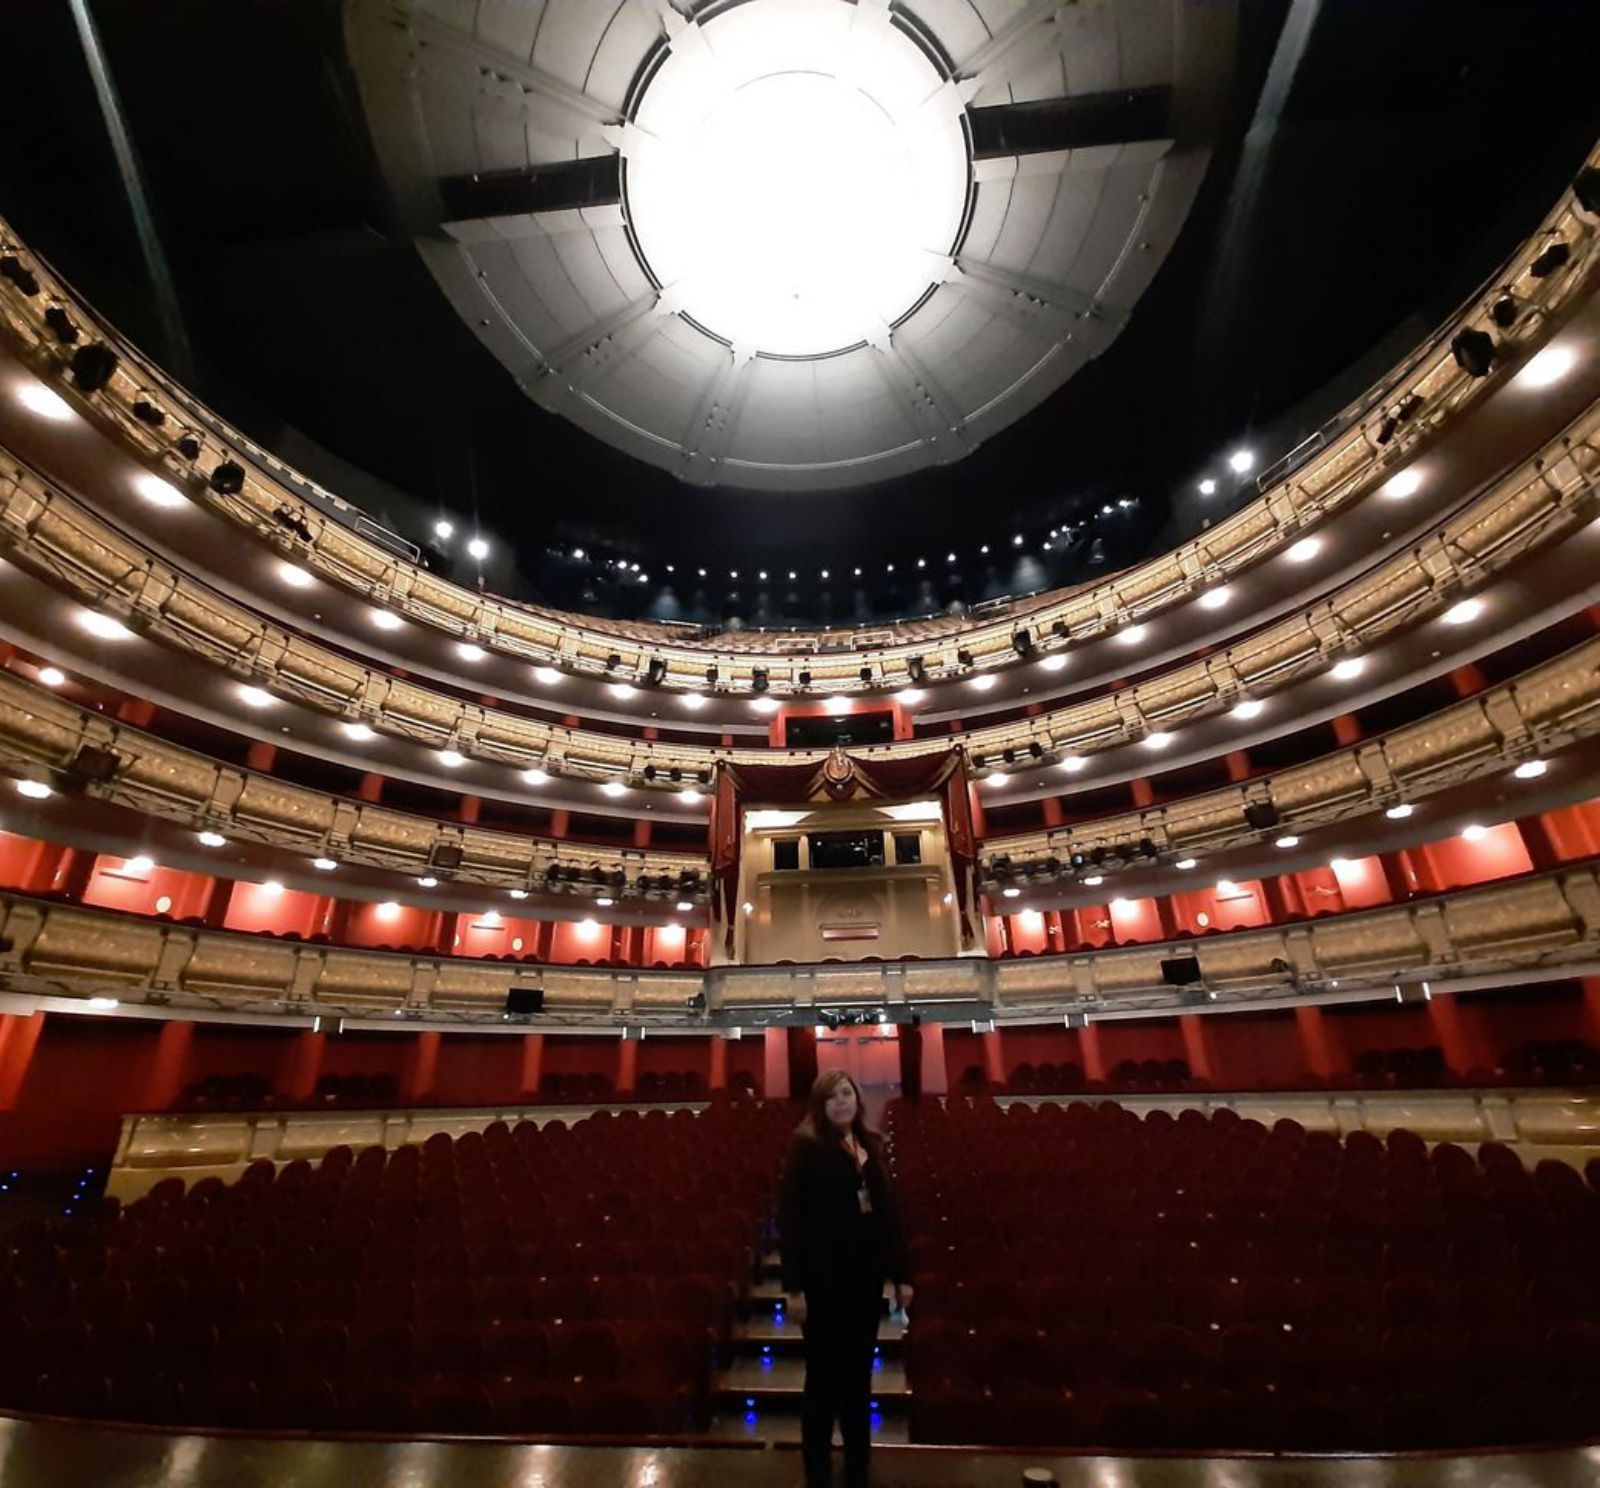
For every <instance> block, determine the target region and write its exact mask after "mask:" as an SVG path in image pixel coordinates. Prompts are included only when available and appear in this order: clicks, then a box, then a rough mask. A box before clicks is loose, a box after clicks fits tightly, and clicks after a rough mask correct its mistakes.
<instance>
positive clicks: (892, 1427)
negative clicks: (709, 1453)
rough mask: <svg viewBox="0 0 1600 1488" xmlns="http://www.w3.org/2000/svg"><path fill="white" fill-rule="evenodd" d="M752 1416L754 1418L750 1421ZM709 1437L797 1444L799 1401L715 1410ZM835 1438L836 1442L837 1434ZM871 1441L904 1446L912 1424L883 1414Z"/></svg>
mask: <svg viewBox="0 0 1600 1488" xmlns="http://www.w3.org/2000/svg"><path fill="white" fill-rule="evenodd" d="M749 1417H753V1419H747V1418H749ZM707 1434H708V1435H710V1436H714V1437H717V1438H719V1439H721V1440H724V1441H767V1442H798V1441H799V1440H800V1412H799V1409H798V1402H795V1404H794V1405H793V1406H791V1405H790V1404H789V1403H787V1402H783V1401H780V1402H777V1403H774V1404H770V1405H768V1406H766V1407H765V1408H764V1409H759V1410H755V1411H749V1410H746V1409H745V1408H744V1406H742V1405H739V1406H732V1407H729V1408H727V1409H724V1410H717V1411H713V1412H712V1415H711V1422H710V1428H709V1431H708V1433H707ZM834 1435H835V1438H836V1439H837V1436H838V1432H837V1431H835V1433H834ZM872 1440H873V1442H874V1444H876V1445H880V1446H904V1445H905V1444H907V1443H908V1442H909V1441H910V1440H911V1423H910V1422H909V1421H908V1420H907V1418H906V1417H905V1416H903V1415H900V1414H898V1413H896V1412H890V1413H889V1414H887V1415H884V1414H883V1413H882V1412H880V1413H879V1418H878V1420H877V1422H876V1423H875V1424H874V1425H873V1427H872Z"/></svg>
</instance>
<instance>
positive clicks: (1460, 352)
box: [1450, 326, 1499, 377]
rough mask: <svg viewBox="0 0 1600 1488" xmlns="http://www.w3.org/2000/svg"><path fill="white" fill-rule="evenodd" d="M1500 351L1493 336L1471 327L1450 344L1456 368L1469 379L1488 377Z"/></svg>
mask: <svg viewBox="0 0 1600 1488" xmlns="http://www.w3.org/2000/svg"><path fill="white" fill-rule="evenodd" d="M1498 350H1499V348H1498V347H1497V346H1496V345H1495V344H1494V337H1493V336H1491V335H1490V334H1489V333H1488V332H1487V331H1480V330H1476V329H1474V328H1472V327H1470V326H1469V327H1468V328H1467V329H1466V330H1464V331H1460V332H1458V333H1457V334H1456V338H1455V340H1453V341H1452V342H1451V343H1450V353H1451V355H1452V356H1454V357H1455V359H1456V366H1458V367H1460V368H1461V370H1462V371H1463V372H1465V373H1466V374H1467V376H1468V377H1487V376H1488V375H1489V372H1490V370H1491V369H1492V368H1493V367H1494V359H1495V355H1496V353H1497V352H1498Z"/></svg>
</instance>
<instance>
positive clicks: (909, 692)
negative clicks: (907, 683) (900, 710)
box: [894, 687, 926, 708]
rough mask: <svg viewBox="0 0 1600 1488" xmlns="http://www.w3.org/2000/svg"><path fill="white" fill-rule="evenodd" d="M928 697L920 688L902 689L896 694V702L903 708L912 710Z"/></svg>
mask: <svg viewBox="0 0 1600 1488" xmlns="http://www.w3.org/2000/svg"><path fill="white" fill-rule="evenodd" d="M925 696H926V694H925V693H924V692H923V690H922V689H921V688H920V687H902V688H901V689H900V691H899V692H897V693H895V695H894V700H895V702H897V703H899V704H900V705H901V706H902V707H906V708H910V707H913V706H915V705H916V704H917V703H920V702H921V701H922V699H923V698H924V697H925Z"/></svg>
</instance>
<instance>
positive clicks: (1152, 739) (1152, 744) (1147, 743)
mask: <svg viewBox="0 0 1600 1488" xmlns="http://www.w3.org/2000/svg"><path fill="white" fill-rule="evenodd" d="M1172 738H1173V736H1172V735H1171V734H1169V733H1168V732H1167V731H1166V730H1165V729H1157V730H1156V731H1155V733H1153V734H1146V735H1145V736H1144V747H1145V748H1146V749H1165V748H1166V747H1167V745H1169V744H1170V743H1171V742H1172Z"/></svg>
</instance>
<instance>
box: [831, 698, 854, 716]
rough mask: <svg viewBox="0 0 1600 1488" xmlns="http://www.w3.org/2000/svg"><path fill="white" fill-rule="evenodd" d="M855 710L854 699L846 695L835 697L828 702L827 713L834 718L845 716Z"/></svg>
mask: <svg viewBox="0 0 1600 1488" xmlns="http://www.w3.org/2000/svg"><path fill="white" fill-rule="evenodd" d="M855 710H856V705H855V700H854V699H853V698H847V697H836V698H834V699H833V700H832V701H831V702H830V703H829V704H828V713H829V715H830V716H831V717H834V718H847V717H849V715H850V714H852V713H854V712H855Z"/></svg>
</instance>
